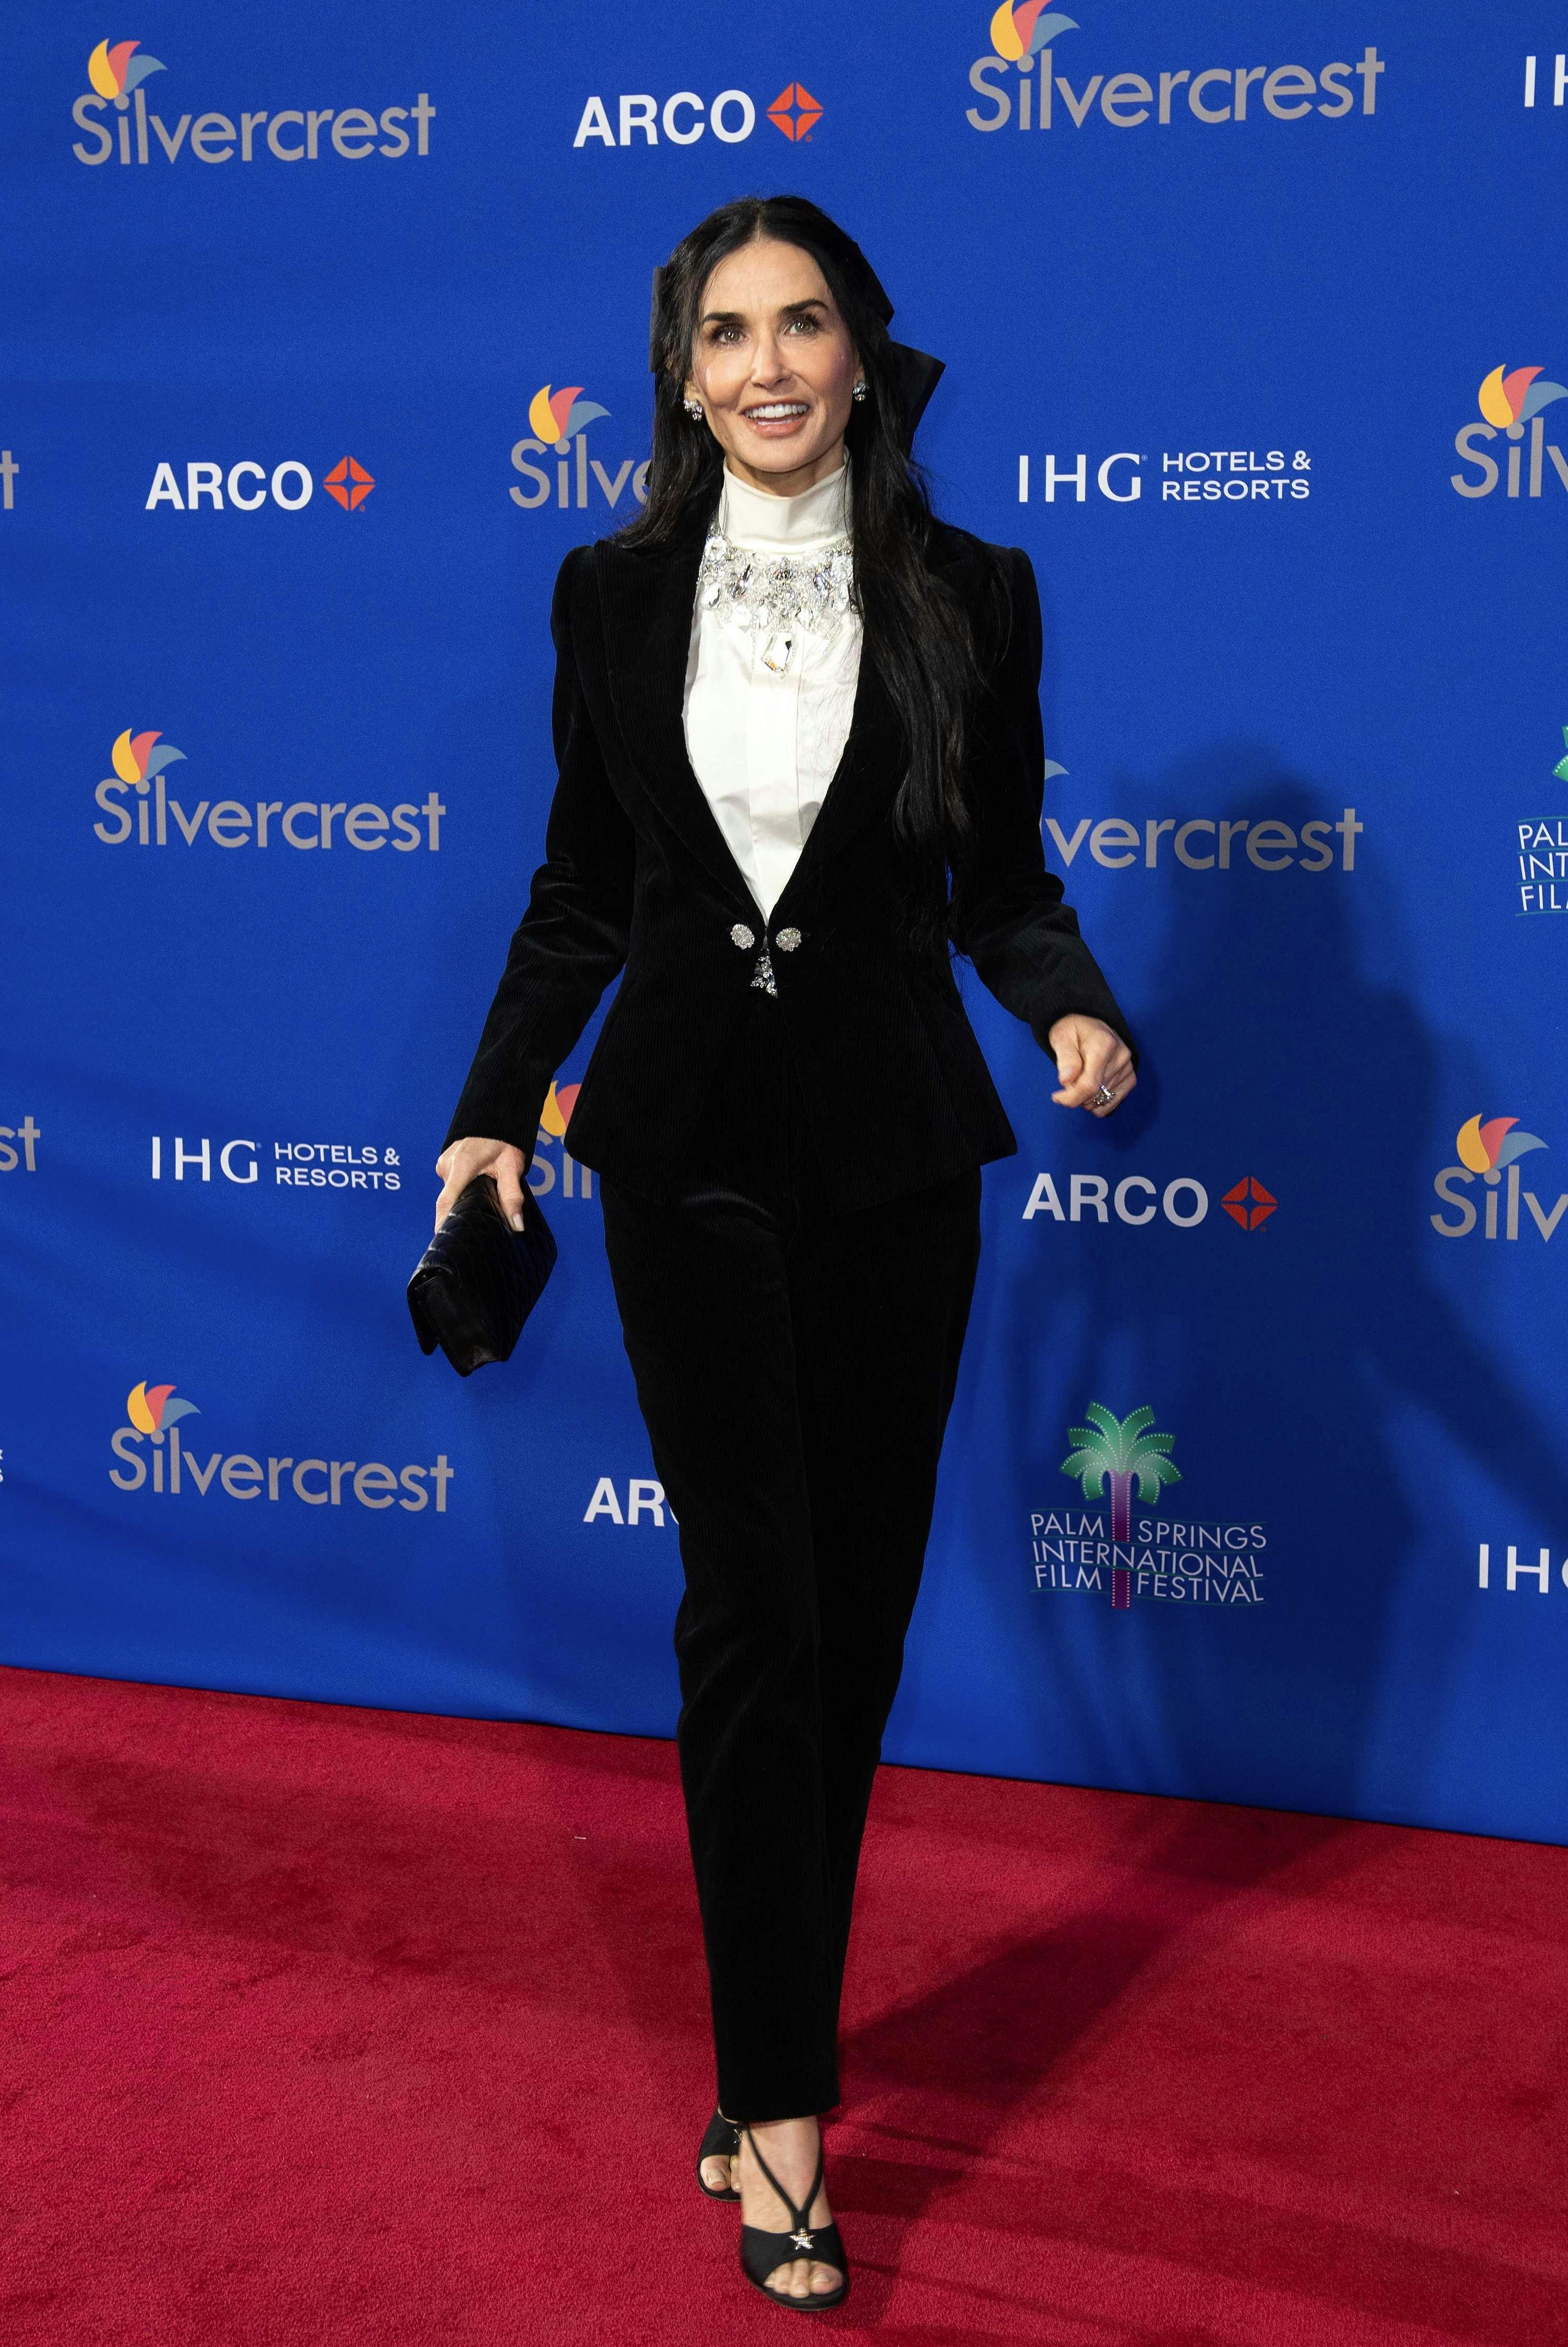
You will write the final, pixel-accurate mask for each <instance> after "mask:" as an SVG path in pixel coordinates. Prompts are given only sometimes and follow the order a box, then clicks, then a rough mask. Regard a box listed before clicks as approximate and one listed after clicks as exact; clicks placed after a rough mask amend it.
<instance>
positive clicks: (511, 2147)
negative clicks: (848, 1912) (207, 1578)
mask: <svg viewBox="0 0 1568 2347" xmlns="http://www.w3.org/2000/svg"><path fill="white" fill-rule="evenodd" d="M0 1716H3V1718H4V1725H5V1737H4V1744H5V1759H4V1762H3V1763H0V1880H3V1881H4V1886H5V1893H4V1895H5V1904H4V1938H3V1943H0V1981H3V1994H4V2014H3V2018H4V2051H3V2055H0V2061H3V2073H0V2112H3V2113H4V2127H3V2131H0V2170H3V2181H0V2195H3V2199H0V2219H3V2222H4V2232H5V2243H6V2248H5V2260H4V2279H3V2281H0V2339H3V2340H4V2342H5V2347H31V2342H49V2347H56V2342H59V2347H64V2343H65V2342H70V2347H78V2342H79V2347H188V2342H189V2347H306V2343H307V2342H308V2347H327V2342H333V2347H335V2343H336V2342H354V2347H403V2342H426V2341H428V2342H443V2347H448V2342H449V2343H450V2347H492V2342H496V2347H501V2342H529V2347H531V2342H550V2343H551V2347H554V2342H609V2347H643V2342H649V2347H655V2342H656V2347H674V2342H681V2347H689V2342H696V2347H707V2342H713V2347H737V2342H739V2347H744V2342H751V2341H753V2340H754V2341H772V2342H774V2347H787V2342H789V2341H791V2340H793V2339H794V2338H795V2336H796V2332H797V2330H798V2328H799V2326H798V2325H795V2326H794V2328H792V2324H794V2318H793V2317H792V2316H790V2315H788V2314H783V2313H776V2312H774V2311H773V2310H772V2309H770V2308H768V2307H767V2306H765V2305H764V2304H762V2303H761V2301H756V2300H754V2299H753V2297H752V2295H751V2293H750V2292H749V2291H747V2290H746V2288H745V2285H744V2284H743V2282H742V2281H741V2280H740V2279H739V2276H738V2273H736V2271H735V2270H734V2239H733V2237H734V2229H735V2219H734V2215H733V2211H731V2210H728V2209H723V2208H720V2207H714V2206H710V2205H709V2204H708V2203H707V2202H706V2201H703V2200H702V2199H701V2198H699V2197H698V2194H697V2191H696V2188H695V2185H694V2183H693V2181H692V2155H693V2152H694V2149H695V2141H696V2137H697V2134H698V2132H699V2131H700V2128H701V2127H702V2122H703V2120H704V2119H705V2117H706V2116H707V2105H706V2102H705V2100H704V2097H705V2096H706V2094H707V2092H708V2075H709V2074H708V2068H707V2062H706V2058H705V2052H704V2036H703V2014H702V1975H701V1969H700V1960H699V1957H698V1952H697V1939H696V1927H695V1921H694V1912H693V1905H692V1893H691V1889H690V1884H689V1879H688V1875H687V1869H686V1860H685V1856H684V1850H683V1846H682V1830H681V1813H680V1804H679V1799H678V1796H677V1791H676V1784H675V1770H674V1755H673V1751H672V1749H671V1747H669V1746H668V1745H663V1744H654V1743H644V1742H640V1741H635V1740H631V1739H628V1738H620V1737H596V1736H581V1735H572V1734H568V1733H565V1732H562V1731H559V1730H556V1729H548V1728H538V1727H501V1726H493V1725H486V1724H476V1723H474V1722H470V1721H464V1720H446V1719H428V1718H420V1717H405V1716H403V1715H399V1714H387V1713H374V1712H365V1711H346V1710H334V1709H331V1708H328V1707H325V1706H314V1705H310V1704H296V1703H282V1702H271V1701H260V1700H256V1699H254V1698H251V1697H245V1696H215V1695H200V1694H189V1693H185V1692H182V1691H179V1690H171V1689H167V1688H158V1687H138V1686H115V1685H110V1684H107V1683H103V1682H98V1681H89V1680H80V1679H69V1678H63V1677H55V1676H48V1675H46V1674H42V1673H34V1672H26V1671H0ZM856 1929H857V1934H858V1937H857V1942H856V1948H855V1950H854V1952H853V1954H852V1958H851V1993H850V2008H849V2013H848V2060H847V2068H846V2096H847V2101H846V2106H845V2114H846V2115H845V2118H844V2119H843V2120H842V2121H841V2122H840V2123H839V2124H838V2125H837V2126H835V2127H834V2129H833V2130H832V2134H831V2148H832V2151H833V2153H834V2155H835V2167H834V2169H833V2178H834V2184H835V2201H836V2206H837V2209H838V2213H839V2216H840V2218H841V2219H842V2221H843V2223H844V2227H845V2234H846V2236H847V2239H848V2241H849V2244H850V2247H851V2250H852V2251H853V2252H855V2253H856V2257H857V2267H856V2288H855V2292H854V2295H853V2296H852V2298H851V2300H850V2301H849V2303H848V2305H847V2306H846V2307H845V2308H844V2309H843V2310H842V2311H840V2312H838V2313H835V2314H828V2315H825V2316H822V2317H819V2318H817V2326H818V2329H819V2331H827V2330H835V2331H839V2332H866V2333H874V2334H875V2335H876V2337H877V2338H878V2339H880V2340H883V2341H886V2342H908V2347H968V2342H973V2341H985V2340H1031V2341H1046V2342H1051V2343H1052V2347H1122V2342H1126V2347H1132V2342H1137V2347H1199V2342H1225V2347H1296V2342H1299V2347H1436V2342H1448V2341H1467V2342H1468V2341H1476V2342H1499V2347H1502V2343H1503V2342H1506V2347H1548V2342H1559V2341H1568V2311H1565V2309H1568V2153H1565V2148H1564V2119H1565V2116H1568V2111H1565V2101H1564V2077H1563V2073H1564V2052H1565V2037H1568V1999H1565V1993H1564V1992H1565V1990H1568V1961H1565V1959H1568V1853H1565V1852H1563V1851H1562V1850H1544V1849H1538V1848H1533V1847H1526V1846H1522V1845H1519V1844H1513V1843H1506V1842H1497V1841H1481V1840H1465V1839H1463V1838H1461V1837H1459V1836H1455V1835H1445V1834H1429V1833H1419V1832H1407V1831H1401V1830H1395V1829H1385V1828H1380V1827H1369V1826H1356V1825H1346V1824H1341V1823H1337V1822H1335V1821H1333V1820H1331V1819H1319V1818H1298V1817H1286V1816H1281V1815H1277V1814H1273V1813H1268V1812H1264V1811H1257V1810H1244V1809H1210V1808H1204V1807H1203V1806H1200V1805H1198V1804H1196V1803H1186V1802H1178V1801H1158V1800H1144V1799H1132V1798H1131V1797H1128V1796H1125V1795H1119V1794H1103V1793H1085V1792H1074V1791H1062V1790H1060V1789H1057V1788H1050V1787H1041V1786H1032V1785H1018V1784H1003V1783H995V1782H991V1781H989V1780H985V1779H980V1778H962V1777H942V1776H934V1775H927V1774H924V1773H920V1772H917V1771H915V1770H886V1771H884V1773H883V1777H882V1779H881V1782H880V1784H879V1787H878V1790H877V1796H876V1807H875V1809H874V1811H873V1825H872V1834H871V1840H870V1843H869V1846H868V1852H867V1863H866V1877H865V1890H864V1896H863V1902H862V1908H861V1913H860V1920H859V1922H858V1923H857V1926H856Z"/></svg>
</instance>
